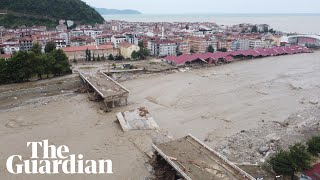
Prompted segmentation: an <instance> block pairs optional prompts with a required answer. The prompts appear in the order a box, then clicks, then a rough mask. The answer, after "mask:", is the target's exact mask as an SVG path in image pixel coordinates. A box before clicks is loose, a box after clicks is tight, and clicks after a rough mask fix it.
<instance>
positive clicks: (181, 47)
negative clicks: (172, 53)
mask: <svg viewBox="0 0 320 180" xmlns="http://www.w3.org/2000/svg"><path fill="white" fill-rule="evenodd" d="M177 45H178V52H179V53H182V54H190V50H191V46H190V44H189V42H188V41H187V40H180V41H178V42H177Z"/></svg>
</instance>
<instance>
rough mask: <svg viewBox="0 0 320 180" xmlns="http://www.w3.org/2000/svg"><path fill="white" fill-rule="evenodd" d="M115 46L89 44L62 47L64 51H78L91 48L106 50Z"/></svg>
mask: <svg viewBox="0 0 320 180" xmlns="http://www.w3.org/2000/svg"><path fill="white" fill-rule="evenodd" d="M112 48H113V47H112V46H111V45H99V46H96V45H88V46H72V47H65V48H62V50H63V51H64V52H76V51H85V50H87V49H89V50H106V49H112Z"/></svg>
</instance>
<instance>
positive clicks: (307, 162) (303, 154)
mask: <svg viewBox="0 0 320 180" xmlns="http://www.w3.org/2000/svg"><path fill="white" fill-rule="evenodd" d="M289 149H290V161H291V163H292V165H293V168H294V171H295V172H300V171H304V170H307V169H308V168H310V167H311V154H310V153H309V152H308V151H307V147H306V146H305V145H303V144H301V143H297V144H295V145H293V146H290V148H289Z"/></svg>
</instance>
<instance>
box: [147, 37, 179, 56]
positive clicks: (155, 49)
mask: <svg viewBox="0 0 320 180" xmlns="http://www.w3.org/2000/svg"><path fill="white" fill-rule="evenodd" d="M148 49H149V50H150V53H151V55H153V56H157V57H164V56H171V55H177V43H176V42H173V41H170V40H160V41H149V42H148Z"/></svg>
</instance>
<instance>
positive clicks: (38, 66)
mask: <svg viewBox="0 0 320 180" xmlns="http://www.w3.org/2000/svg"><path fill="white" fill-rule="evenodd" d="M32 61H33V63H32V66H33V72H34V73H35V74H37V75H38V77H39V78H40V79H42V75H43V74H45V61H46V55H38V56H35V58H34V59H33V60H32Z"/></svg>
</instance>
